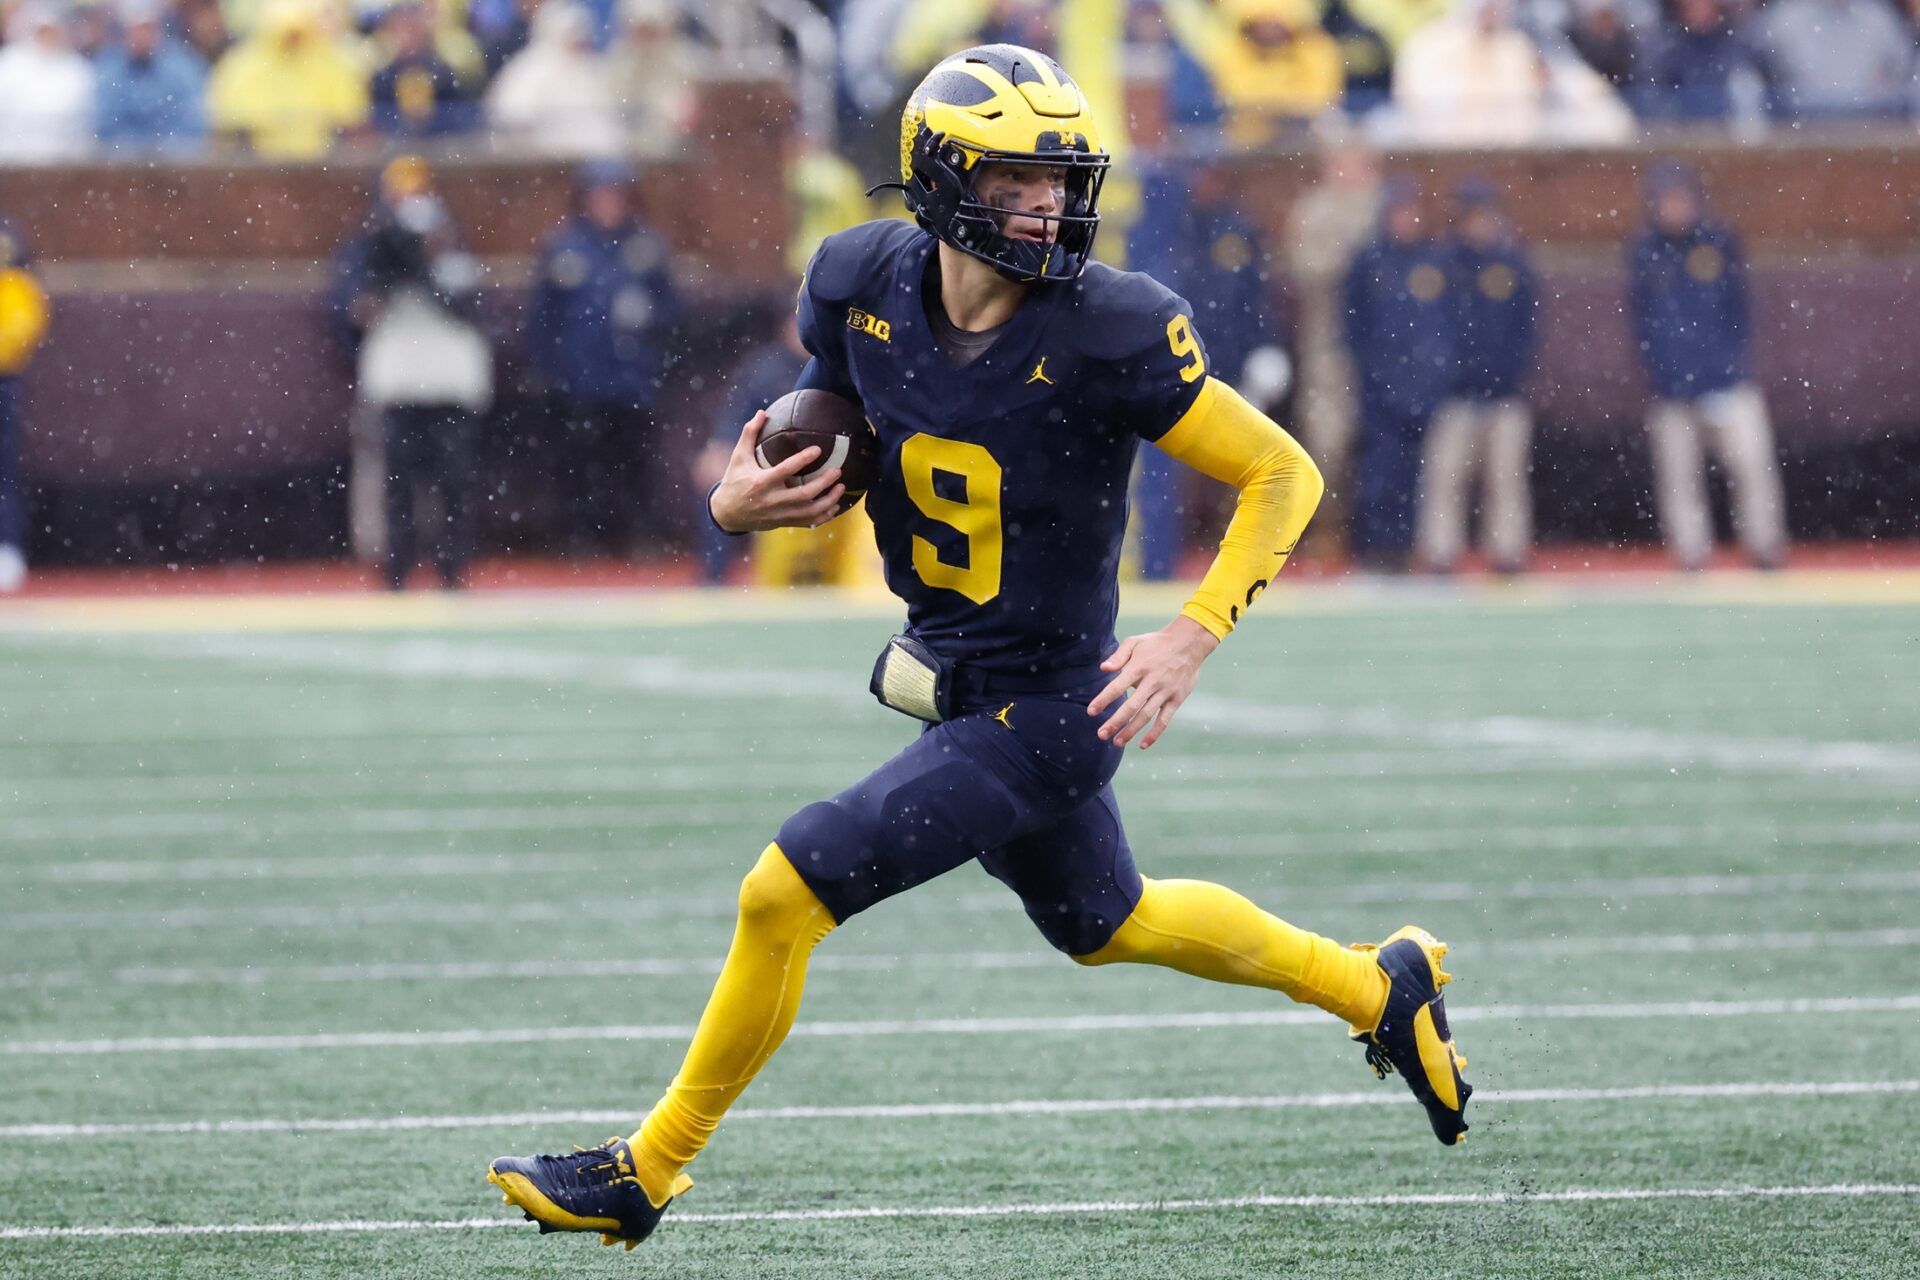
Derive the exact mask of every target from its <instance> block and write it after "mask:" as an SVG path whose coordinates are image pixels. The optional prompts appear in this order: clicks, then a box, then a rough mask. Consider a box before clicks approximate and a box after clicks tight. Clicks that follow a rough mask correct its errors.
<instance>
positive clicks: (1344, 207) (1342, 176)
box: [1287, 139, 1380, 539]
mask: <svg viewBox="0 0 1920 1280" xmlns="http://www.w3.org/2000/svg"><path fill="white" fill-rule="evenodd" d="M1379 218H1380V161H1379V158H1378V157H1377V156H1376V155H1374V153H1373V152H1372V151H1370V150H1368V149H1367V148H1365V147H1364V146H1360V145H1357V144H1355V143H1353V142H1351V141H1344V140H1340V139H1333V140H1330V141H1329V142H1328V144H1327V145H1326V147H1325V149H1324V150H1323V151H1322V152H1321V157H1320V181H1319V182H1318V183H1317V184H1316V185H1315V186H1313V187H1312V188H1310V189H1309V190H1307V191H1306V192H1304V193H1303V194H1302V195H1301V196H1300V198H1299V199H1298V200H1296V201H1294V204H1293V209H1292V210H1291V212H1290V213H1289V214H1288V219H1287V269H1288V272H1289V273H1290V274H1291V276H1292V282H1293V287H1294V300H1295V307H1296V311H1295V324H1294V349H1295V356H1296V364H1297V367H1298V380H1299V394H1298V397H1297V401H1296V403H1297V404H1298V406H1299V414H1298V421H1299V424H1300V432H1301V440H1302V442H1303V443H1304V444H1305V445H1306V446H1307V449H1308V451H1309V452H1310V453H1312V454H1313V457H1314V459H1315V461H1317V462H1318V463H1319V464H1320V469H1321V471H1322V472H1324V473H1325V474H1326V476H1327V496H1326V497H1325V498H1324V499H1322V501H1321V512H1322V518H1321V520H1319V521H1316V522H1315V524H1316V525H1320V526H1321V527H1322V530H1323V531H1322V532H1321V533H1320V534H1318V535H1317V536H1318V537H1319V538H1322V539H1325V538H1339V537H1341V536H1343V535H1344V534H1345V532H1346V529H1347V524H1348V521H1347V519H1346V510H1345V509H1346V507H1347V506H1348V505H1349V504H1350V503H1351V501H1352V486H1351V485H1349V484H1348V483H1347V476H1348V466H1347V464H1348V459H1349V455H1350V454H1351V452H1352V450H1353V437H1354V424H1355V418H1356V414H1357V409H1356V406H1355V404H1354V387H1355V379H1354V371H1353V364H1352V361H1351V359H1350V358H1349V356H1348V353H1347V349H1346V344H1345V341H1344V339H1343V336H1342V321H1341V316H1342V315H1343V313H1344V312H1345V309H1346V307H1345V295H1344V292H1343V290H1344V288H1345V281H1346V278H1347V268H1348V267H1349V266H1351V265H1352V263H1353V257H1354V255H1355V254H1356V253H1358V252H1359V251H1360V249H1361V248H1362V246H1364V245H1365V244H1366V243H1367V240H1368V238H1369V237H1370V236H1371V235H1372V232H1373V228H1374V227H1375V225H1376V224H1377V223H1378V222H1379ZM1308 536H1309V537H1315V536H1316V535H1315V534H1313V533H1312V532H1311V530H1309V533H1308Z"/></svg>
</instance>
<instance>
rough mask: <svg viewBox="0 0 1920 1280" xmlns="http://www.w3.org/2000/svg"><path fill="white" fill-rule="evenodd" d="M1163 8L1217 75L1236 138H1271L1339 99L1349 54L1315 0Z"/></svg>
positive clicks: (1167, 3) (1189, 2)
mask: <svg viewBox="0 0 1920 1280" xmlns="http://www.w3.org/2000/svg"><path fill="white" fill-rule="evenodd" d="M1161 9H1162V11H1163V12H1164V13H1165V14H1166V16H1167V24H1168V26H1169V27H1170V28H1171V29H1172V31H1173V34H1174V37H1175V39H1177V40H1178V41H1179V42H1180V44H1181V45H1182V47H1183V48H1185V50H1186V51H1187V53H1188V54H1189V55H1191V56H1192V58H1193V59H1194V60H1195V61H1196V62H1198V63H1199V64H1200V66H1201V67H1203V68H1205V70H1206V72H1207V75H1208V76H1209V77H1210V79H1211V80H1212V83H1213V91H1214V94H1215V95H1216V96H1217V97H1218V99H1219V101H1220V104H1221V106H1222V108H1223V109H1224V111H1225V114H1226V134H1227V138H1228V140H1229V141H1231V142H1233V143H1235V144H1236V145H1241V146H1256V145H1261V144H1264V143H1267V142H1271V141H1272V140H1273V139H1274V138H1276V137H1278V136H1280V135H1281V134H1283V133H1285V132H1286V131H1287V130H1288V129H1289V128H1292V127H1297V126H1299V125H1302V124H1304V123H1306V122H1308V121H1310V120H1312V119H1314V118H1315V117H1316V116H1319V115H1321V114H1323V113H1324V112H1326V111H1327V110H1329V109H1330V108H1332V107H1334V106H1337V105H1338V104H1339V101H1340V94H1341V90H1342V88H1343V80H1344V74H1345V62H1344V59H1343V58H1342V55H1341V50H1340V46H1339V44H1338V43H1336V42H1335V41H1334V39H1333V37H1332V36H1330V35H1328V34H1327V33H1326V32H1325V31H1324V30H1322V29H1321V27H1320V22H1319V19H1318V17H1317V16H1316V14H1315V12H1314V8H1313V5H1312V3H1311V0H1219V3H1218V5H1217V6H1216V5H1215V4H1212V3H1209V0H1161Z"/></svg>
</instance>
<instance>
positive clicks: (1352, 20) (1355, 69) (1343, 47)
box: [1320, 0, 1393, 118]
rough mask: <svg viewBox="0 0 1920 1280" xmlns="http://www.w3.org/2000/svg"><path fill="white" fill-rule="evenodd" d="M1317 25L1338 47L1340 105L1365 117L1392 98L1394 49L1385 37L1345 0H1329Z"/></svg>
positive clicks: (1354, 113)
mask: <svg viewBox="0 0 1920 1280" xmlns="http://www.w3.org/2000/svg"><path fill="white" fill-rule="evenodd" d="M1320 25H1321V27H1322V28H1323V29H1324V30H1325V31H1326V33H1327V34H1328V35H1330V36H1332V37H1333V39H1334V42H1335V43H1337V44H1338V45H1339V46H1340V62H1341V77H1342V79H1343V80H1344V81H1345V86H1346V87H1345V88H1344V89H1343V90H1342V91H1341V95H1340V108H1341V110H1343V111H1345V112H1346V113H1347V114H1348V115H1350V116H1353V117H1356V118H1358V117H1360V116H1364V115H1366V114H1367V113H1369V112H1371V111H1374V110H1376V109H1378V108H1380V107H1384V106H1386V105H1387V103H1388V102H1390V101H1392V99H1393V48H1392V46H1391V45H1389V44H1388V43H1387V40H1386V37H1385V36H1383V35H1381V34H1380V33H1379V32H1378V31H1375V30H1374V29H1373V28H1372V27H1370V26H1368V25H1367V24H1366V23H1365V22H1363V21H1361V20H1360V18H1359V17H1358V16H1357V15H1355V13H1354V12H1353V9H1352V7H1351V6H1350V5H1349V4H1348V3H1347V0H1328V3H1327V6H1326V8H1325V10H1324V11H1323V12H1322V13H1321V15H1320Z"/></svg>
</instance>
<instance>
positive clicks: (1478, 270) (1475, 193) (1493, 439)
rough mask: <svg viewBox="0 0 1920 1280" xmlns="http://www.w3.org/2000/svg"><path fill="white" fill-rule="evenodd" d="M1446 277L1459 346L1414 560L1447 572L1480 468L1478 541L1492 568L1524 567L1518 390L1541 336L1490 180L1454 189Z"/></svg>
mask: <svg viewBox="0 0 1920 1280" xmlns="http://www.w3.org/2000/svg"><path fill="white" fill-rule="evenodd" d="M1449 239H1450V242H1451V248H1452V251H1453V280H1452V282H1451V284H1450V286H1449V287H1448V289H1447V297H1448V299H1449V300H1450V302H1451V305H1452V307H1453V312H1454V318H1453V326H1454V331H1455V333H1456V335H1457V338H1456V340H1457V342H1458V344H1459V355H1458V365H1457V369H1458V372H1457V376H1456V380H1455V382H1454V386H1453V390H1452V394H1451V396H1450V397H1449V399H1448V401H1447V403H1446V404H1445V405H1443V406H1442V407H1441V409H1440V412H1439V413H1437V414H1435V415H1434V419H1433V426H1432V427H1431V429H1429V430H1428V432H1427V439H1426V446H1425V450H1424V457H1423V460H1422V462H1421V468H1420V490H1421V493H1420V515H1419V528H1418V539H1417V540H1418V544H1419V551H1420V559H1421V561H1422V563H1423V564H1424V565H1425V566H1426V567H1427V568H1428V569H1430V570H1432V571H1433V572H1435V573H1451V572H1452V571H1453V570H1454V568H1455V567H1456V565H1457V564H1458V562H1459V559H1460V554H1461V553H1462V552H1463V551H1465V550H1466V545H1467V510H1468V502H1467V493H1468V490H1469V488H1470V487H1471V485H1472V483H1473V480H1474V476H1475V473H1476V472H1480V473H1483V474H1484V476H1485V484H1486V501H1485V502H1484V504H1483V505H1482V507H1481V539H1482V542H1483V544H1484V546H1485V547H1486V551H1487V559H1488V560H1489V561H1490V562H1491V563H1492V565H1493V568H1494V569H1495V570H1496V571H1497V572H1500V573H1519V572H1521V571H1522V570H1523V569H1525V568H1526V562H1527V551H1528V548H1529V545H1530V544H1531V542H1532V540H1533V503H1532V497H1531V494H1530V493H1529V480H1528V471H1529V466H1530V454H1531V444H1532V438H1533V411H1532V410H1531V409H1530V408H1529V407H1528V405H1527V401H1526V398H1525V395H1524V384H1525V382H1526V380H1527V375H1528V374H1529V373H1530V372H1531V371H1532V369H1533V358H1534V352H1535V349H1536V345H1537V343H1536V338H1537V335H1538V332H1539V306H1540V289H1539V282H1538V278H1537V277H1536V275H1535V273H1534V270H1533V264H1532V263H1531V262H1530V261H1529V260H1528V254H1527V250H1526V246H1525V245H1523V244H1522V243H1521V242H1520V240H1519V238H1518V237H1517V236H1515V235H1514V233H1513V227H1512V224H1511V223H1510V222H1509V221H1508V220H1507V216H1506V213H1505V211H1504V210H1503V209H1501V207H1500V202H1499V198H1498V196H1497V195H1496V194H1495V192H1494V189H1493V185H1492V184H1491V183H1489V182H1488V181H1487V180H1486V179H1484V178H1480V177H1470V178H1466V179H1463V180H1462V181H1461V182H1460V183H1459V184H1458V185H1457V186H1456V187H1455V188H1454V191H1453V232H1452V235H1451V236H1450V237H1449Z"/></svg>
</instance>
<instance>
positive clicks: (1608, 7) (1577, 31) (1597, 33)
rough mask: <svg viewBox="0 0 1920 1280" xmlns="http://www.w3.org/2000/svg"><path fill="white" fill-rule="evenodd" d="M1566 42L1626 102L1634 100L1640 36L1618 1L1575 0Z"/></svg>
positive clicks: (1638, 74)
mask: <svg viewBox="0 0 1920 1280" xmlns="http://www.w3.org/2000/svg"><path fill="white" fill-rule="evenodd" d="M1567 41H1568V43H1570V44H1571V45H1572V46H1573V50H1574V52H1575V53H1578V54H1579V55H1580V57H1581V58H1582V59H1583V60H1585V62H1586V64H1587V65H1588V66H1589V67H1591V68H1593V70H1594V71H1596V72H1598V73H1599V75H1600V76H1601V77H1602V78H1603V79H1605V80H1606V82H1607V83H1608V84H1609V85H1611V86H1613V91H1614V92H1615V93H1617V94H1619V95H1620V97H1621V99H1622V100H1623V101H1626V102H1634V101H1636V100H1637V98H1638V95H1639V91H1640V81H1641V50H1640V35H1639V32H1637V31H1635V30H1634V28H1633V25H1632V24H1631V23H1630V22H1629V21H1628V20H1627V17H1626V15H1625V14H1623V13H1622V12H1621V10H1620V6H1619V4H1618V2H1617V0H1575V4H1574V6H1573V16H1572V21H1571V23H1570V24H1569V25H1568V27H1567Z"/></svg>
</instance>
